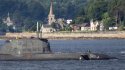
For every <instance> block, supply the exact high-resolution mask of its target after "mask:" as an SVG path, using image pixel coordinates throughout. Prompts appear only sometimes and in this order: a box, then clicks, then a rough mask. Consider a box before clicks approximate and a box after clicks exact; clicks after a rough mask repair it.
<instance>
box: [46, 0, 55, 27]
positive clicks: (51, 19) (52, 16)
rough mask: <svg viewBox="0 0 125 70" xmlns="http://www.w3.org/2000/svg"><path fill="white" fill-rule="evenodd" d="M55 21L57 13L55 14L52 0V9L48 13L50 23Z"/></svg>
mask: <svg viewBox="0 0 125 70" xmlns="http://www.w3.org/2000/svg"><path fill="white" fill-rule="evenodd" d="M53 22H55V15H54V14H53V1H52V0H51V4H50V11H49V15H48V24H49V25H51V24H52V23H53Z"/></svg>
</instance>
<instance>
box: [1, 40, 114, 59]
mask: <svg viewBox="0 0 125 70" xmlns="http://www.w3.org/2000/svg"><path fill="white" fill-rule="evenodd" d="M109 59H116V58H115V57H110V56H108V55H105V54H99V53H92V52H88V53H56V52H53V51H52V50H51V47H50V43H49V41H48V40H47V39H44V38H19V39H11V40H6V44H4V47H2V48H0V61H31V60H35V61H40V60H41V61H42V60H109Z"/></svg>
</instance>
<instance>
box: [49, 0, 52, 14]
mask: <svg viewBox="0 0 125 70" xmlns="http://www.w3.org/2000/svg"><path fill="white" fill-rule="evenodd" d="M52 2H53V1H52V0H51V4H50V12H49V15H52V14H53V3H52Z"/></svg>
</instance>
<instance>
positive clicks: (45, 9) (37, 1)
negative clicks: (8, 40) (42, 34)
mask: <svg viewBox="0 0 125 70" xmlns="http://www.w3.org/2000/svg"><path fill="white" fill-rule="evenodd" d="M85 3H86V0H53V9H54V13H55V15H56V18H71V19H72V18H74V17H75V16H76V15H77V12H78V11H79V10H80V9H81V8H82V7H83V6H84V5H85ZM49 7H50V0H0V30H3V31H6V26H5V25H4V24H3V22H2V19H3V18H5V17H7V13H8V12H9V13H10V17H11V19H12V20H13V21H14V22H15V25H16V26H17V27H18V28H19V27H21V28H22V29H23V30H26V31H27V30H35V24H36V21H39V22H40V23H46V21H47V17H48V13H49ZM3 28H4V29H3ZM10 28H11V27H10Z"/></svg>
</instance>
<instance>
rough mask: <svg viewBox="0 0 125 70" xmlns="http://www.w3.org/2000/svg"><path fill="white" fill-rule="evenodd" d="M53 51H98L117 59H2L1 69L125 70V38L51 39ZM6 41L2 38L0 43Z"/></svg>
mask: <svg viewBox="0 0 125 70" xmlns="http://www.w3.org/2000/svg"><path fill="white" fill-rule="evenodd" d="M49 42H50V45H51V49H52V51H53V52H64V53H66V52H68V53H69V52H70V53H71V52H88V50H89V51H91V52H96V53H104V54H107V55H110V56H114V57H117V58H119V59H117V60H90V61H85V60H84V61H81V60H58V61H0V70H125V53H124V52H125V39H104V40H50V41H49ZM3 44H4V42H3V41H2V40H1V41H0V45H3Z"/></svg>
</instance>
